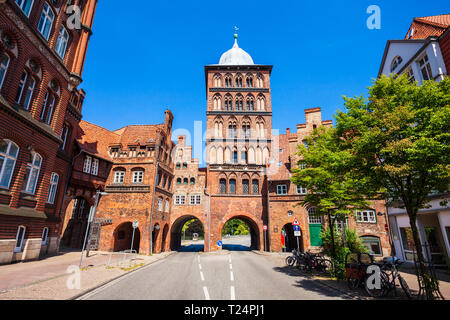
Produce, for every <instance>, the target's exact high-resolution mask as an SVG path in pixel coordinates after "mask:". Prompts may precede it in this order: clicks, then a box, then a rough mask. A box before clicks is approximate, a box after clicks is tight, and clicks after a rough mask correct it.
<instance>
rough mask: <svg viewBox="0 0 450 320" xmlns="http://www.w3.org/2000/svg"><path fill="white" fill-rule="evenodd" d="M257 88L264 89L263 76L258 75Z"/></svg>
mask: <svg viewBox="0 0 450 320" xmlns="http://www.w3.org/2000/svg"><path fill="white" fill-rule="evenodd" d="M256 86H257V87H258V88H263V87H264V78H263V75H262V74H258V77H257V78H256Z"/></svg>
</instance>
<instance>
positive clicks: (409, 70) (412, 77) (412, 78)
mask: <svg viewBox="0 0 450 320" xmlns="http://www.w3.org/2000/svg"><path fill="white" fill-rule="evenodd" d="M406 74H407V75H408V77H409V81H411V82H412V83H414V82H415V81H416V78H415V77H414V72H413V70H412V68H411V67H409V68H408V70H407V71H406Z"/></svg>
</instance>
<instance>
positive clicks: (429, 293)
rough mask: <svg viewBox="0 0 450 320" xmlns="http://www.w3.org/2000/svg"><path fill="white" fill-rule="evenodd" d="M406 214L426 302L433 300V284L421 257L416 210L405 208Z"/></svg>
mask: <svg viewBox="0 0 450 320" xmlns="http://www.w3.org/2000/svg"><path fill="white" fill-rule="evenodd" d="M406 212H407V213H408V216H409V224H410V225H411V231H412V236H413V240H414V246H415V247H416V252H417V260H418V261H417V262H418V264H419V268H418V272H419V278H420V279H421V280H422V284H423V285H424V286H425V295H426V299H427V300H433V299H434V294H433V291H434V288H433V287H434V286H433V284H432V283H431V282H430V279H431V280H434V279H432V275H431V274H430V272H429V271H428V268H427V267H426V265H425V258H424V255H423V250H422V243H421V242H420V236H419V230H418V228H417V224H416V221H417V210H414V209H411V208H410V209H408V208H406Z"/></svg>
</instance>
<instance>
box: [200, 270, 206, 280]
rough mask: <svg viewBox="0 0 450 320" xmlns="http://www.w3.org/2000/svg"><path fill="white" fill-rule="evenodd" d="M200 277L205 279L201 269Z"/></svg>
mask: <svg viewBox="0 0 450 320" xmlns="http://www.w3.org/2000/svg"><path fill="white" fill-rule="evenodd" d="M200 278H201V279H202V281H205V277H204V276H203V272H201V271H200Z"/></svg>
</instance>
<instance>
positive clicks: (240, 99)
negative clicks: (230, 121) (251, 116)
mask: <svg viewBox="0 0 450 320" xmlns="http://www.w3.org/2000/svg"><path fill="white" fill-rule="evenodd" d="M236 110H239V111H242V110H244V98H243V97H242V96H241V95H238V96H236Z"/></svg>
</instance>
